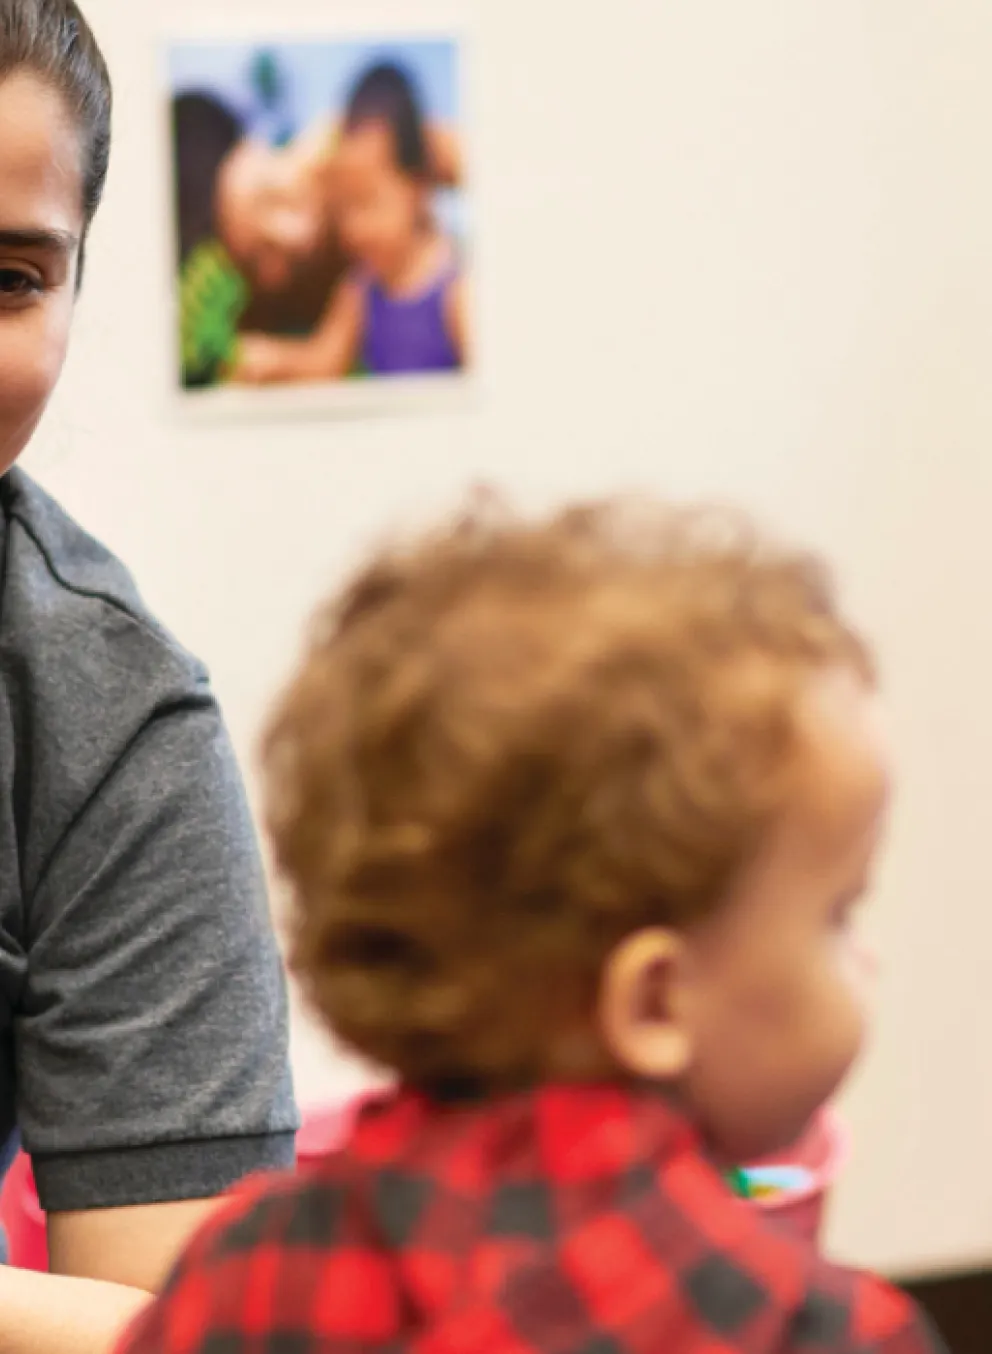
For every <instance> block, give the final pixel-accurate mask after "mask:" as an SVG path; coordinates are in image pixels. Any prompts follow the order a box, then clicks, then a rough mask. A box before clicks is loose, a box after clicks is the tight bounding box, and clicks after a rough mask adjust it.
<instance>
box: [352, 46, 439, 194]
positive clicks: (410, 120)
mask: <svg viewBox="0 0 992 1354" xmlns="http://www.w3.org/2000/svg"><path fill="white" fill-rule="evenodd" d="M369 122H384V123H385V124H386V125H387V127H389V129H390V131H391V132H392V134H393V140H394V142H395V145H396V161H397V163H398V164H399V166H400V168H401V169H404V170H406V172H407V173H408V174H415V175H418V176H421V175H426V174H427V172H428V168H429V165H428V155H427V137H426V134H425V132H424V114H423V110H422V108H421V105H420V99H419V98H418V95H417V90H416V87H415V85H414V82H413V78H412V77H411V76H410V75H409V74H408V73H407V72H406V71H405V70H403V68H402V67H401V66H396V65H393V64H392V63H390V62H382V63H380V64H379V65H376V66H372V67H370V68H369V69H368V70H367V71H366V72H365V73H364V74H363V75H362V76H361V77H360V79H359V80H358V83H357V84H356V85H355V87H354V89H353V90H352V92H351V97H350V98H349V99H348V107H347V111H346V112H345V117H344V125H345V128H346V129H347V130H348V131H355V130H356V128H358V127H361V126H364V125H365V124H366V123H369Z"/></svg>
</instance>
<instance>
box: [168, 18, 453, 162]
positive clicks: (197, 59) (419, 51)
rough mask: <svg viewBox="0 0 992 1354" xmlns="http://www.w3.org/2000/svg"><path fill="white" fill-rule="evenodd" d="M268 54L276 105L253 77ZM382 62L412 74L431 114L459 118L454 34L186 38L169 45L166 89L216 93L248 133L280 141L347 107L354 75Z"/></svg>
mask: <svg viewBox="0 0 992 1354" xmlns="http://www.w3.org/2000/svg"><path fill="white" fill-rule="evenodd" d="M265 54H271V55H272V56H273V57H274V58H275V60H276V62H277V63H278V68H279V71H280V74H281V81H280V83H281V85H282V91H281V92H282V97H281V98H280V99H279V100H278V101H277V103H276V104H275V105H274V106H271V107H266V104H265V102H264V100H263V99H262V97H261V95H260V92H259V91H258V88H257V86H256V82H255V81H254V79H253V72H254V70H255V69H256V65H257V62H258V59H259V57H260V56H263V55H265ZM379 61H393V62H396V63H397V64H398V65H402V66H404V67H405V68H406V69H407V70H408V71H409V72H410V74H411V76H412V77H413V79H414V82H415V84H416V86H417V90H418V93H419V95H420V98H421V101H422V106H423V109H424V112H425V114H426V116H427V117H430V118H437V119H440V120H442V121H445V122H452V123H456V122H457V121H458V119H459V116H460V113H461V109H460V106H459V89H458V43H457V42H456V41H455V40H453V39H447V40H444V39H423V38H421V39H412V38H411V39H407V40H391V39H388V38H387V39H378V38H376V39H368V40H359V41H356V40H349V41H313V42H298V41H293V42H280V41H277V40H273V41H272V42H268V43H266V42H244V43H230V42H224V43H217V42H203V43H200V42H197V43H182V44H177V45H174V46H173V47H171V48H170V51H169V65H168V70H169V92H170V94H172V95H176V94H182V93H186V92H188V91H192V90H200V91H203V92H209V93H212V94H214V95H216V96H217V97H218V98H220V99H222V100H223V101H224V102H225V103H227V104H228V105H229V106H230V107H231V108H232V110H233V111H234V112H236V113H237V114H238V115H239V116H240V117H241V119H242V121H243V122H244V124H245V130H246V131H248V132H251V133H252V134H254V135H256V136H264V137H266V138H268V139H272V140H275V141H281V140H283V139H287V138H289V137H291V136H295V135H296V134H297V133H298V132H300V131H302V130H303V129H304V128H305V127H306V126H308V125H309V124H310V123H312V122H313V121H315V120H316V119H317V118H320V117H326V116H327V115H328V114H340V113H342V112H343V111H344V106H345V103H346V101H347V98H348V94H349V92H350V90H351V88H352V86H353V85H354V83H355V81H356V80H357V78H358V77H359V76H360V75H361V74H362V72H363V71H364V70H366V69H367V68H368V67H369V66H370V65H373V64H374V63H376V62H379Z"/></svg>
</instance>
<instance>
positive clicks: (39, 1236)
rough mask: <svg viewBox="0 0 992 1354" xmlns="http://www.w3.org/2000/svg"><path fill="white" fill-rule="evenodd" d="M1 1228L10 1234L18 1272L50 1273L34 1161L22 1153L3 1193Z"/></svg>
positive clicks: (0, 1202) (0, 1213)
mask: <svg viewBox="0 0 992 1354" xmlns="http://www.w3.org/2000/svg"><path fill="white" fill-rule="evenodd" d="M0 1225H2V1226H3V1229H4V1231H5V1232H6V1234H7V1245H8V1248H9V1252H10V1263H11V1264H12V1265H16V1267H17V1268H18V1269H34V1270H41V1271H44V1270H47V1269H48V1238H47V1236H46V1233H45V1215H44V1213H43V1212H42V1211H41V1205H40V1204H39V1202H38V1191H37V1190H36V1189H35V1187H34V1172H33V1171H32V1169H31V1158H30V1157H29V1156H27V1155H26V1154H25V1153H24V1152H19V1153H18V1154H17V1156H16V1157H15V1159H14V1164H13V1165H12V1166H11V1168H10V1170H9V1171H8V1172H7V1178H6V1180H5V1181H4V1184H3V1189H2V1190H0Z"/></svg>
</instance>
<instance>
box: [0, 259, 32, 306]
mask: <svg viewBox="0 0 992 1354" xmlns="http://www.w3.org/2000/svg"><path fill="white" fill-rule="evenodd" d="M41 290H42V285H41V282H40V281H39V280H38V278H37V277H35V276H34V275H33V274H31V273H26V272H25V271H24V270H23V269H22V268H4V267H2V266H0V297H4V298H7V299H13V300H15V301H16V300H20V299H21V298H22V297H27V296H32V295H34V293H35V292H39V291H41Z"/></svg>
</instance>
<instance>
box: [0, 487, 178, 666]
mask: <svg viewBox="0 0 992 1354" xmlns="http://www.w3.org/2000/svg"><path fill="white" fill-rule="evenodd" d="M0 504H2V512H3V519H4V528H5V532H6V535H7V541H6V550H5V555H6V568H5V574H4V579H3V628H4V631H5V642H6V644H7V645H8V646H10V645H11V644H12V643H13V644H14V645H15V646H16V644H17V642H18V640H22V641H23V642H24V643H25V644H28V645H30V646H32V647H34V646H37V645H41V646H44V647H49V646H58V647H59V648H60V649H61V651H62V657H63V660H65V659H66V658H67V657H69V655H70V653H71V652H72V650H73V649H75V648H76V643H75V642H74V641H78V643H79V646H80V647H82V648H92V647H93V646H94V645H96V646H97V647H99V645H100V643H101V641H103V642H108V641H112V642H113V643H114V644H115V645H118V644H120V643H121V642H123V641H124V640H125V639H126V640H127V641H128V650H129V653H130V655H131V661H132V662H134V663H137V664H138V665H139V666H140V665H141V657H142V655H146V656H147V661H148V662H149V663H151V664H153V665H154V666H155V667H156V668H157V669H158V670H159V671H160V672H162V671H165V670H167V671H169V672H170V674H171V676H172V678H173V680H176V679H179V680H180V681H184V682H190V681H192V682H194V683H199V682H200V681H202V680H203V678H204V676H205V674H204V672H203V669H202V666H201V664H200V663H199V662H198V661H197V660H196V659H195V658H194V657H193V656H192V655H191V654H190V653H188V652H187V651H186V650H185V649H184V648H183V646H182V645H181V644H179V642H178V641H177V640H176V639H175V638H174V636H173V635H172V634H171V633H170V632H169V631H168V630H167V629H166V627H165V626H163V625H162V624H161V623H160V622H159V621H158V620H157V619H156V617H155V616H154V615H153V614H152V612H151V611H150V610H149V609H148V607H147V606H146V605H145V603H144V601H143V600H142V597H141V594H140V592H139V591H138V588H137V586H136V585H135V582H134V579H133V578H132V576H131V573H130V571H129V570H128V569H127V567H126V566H125V565H124V564H123V563H122V562H121V561H120V560H119V559H118V558H117V556H116V555H114V554H113V553H112V552H111V551H110V550H108V549H107V547H106V546H104V545H102V544H101V543H100V542H99V541H97V540H96V539H95V537H93V536H91V535H90V534H89V532H87V531H85V530H84V529H83V527H81V526H80V525H79V523H78V522H76V521H75V520H74V519H73V518H72V517H71V516H70V515H69V513H67V512H66V511H65V510H64V509H63V508H62V507H61V506H60V505H59V504H58V503H57V502H56V501H55V499H54V498H52V497H51V496H50V495H49V494H48V493H46V491H45V490H44V489H42V488H41V486H40V485H38V484H37V483H36V482H35V481H34V480H33V479H31V477H30V476H29V475H27V474H26V473H25V472H24V471H22V470H20V469H17V468H15V469H13V470H11V471H9V472H8V473H7V474H6V475H5V476H4V477H3V479H2V481H0ZM42 617H43V618H44V624H43V625H42V624H39V623H38V622H39V621H40V620H41V618H42Z"/></svg>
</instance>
